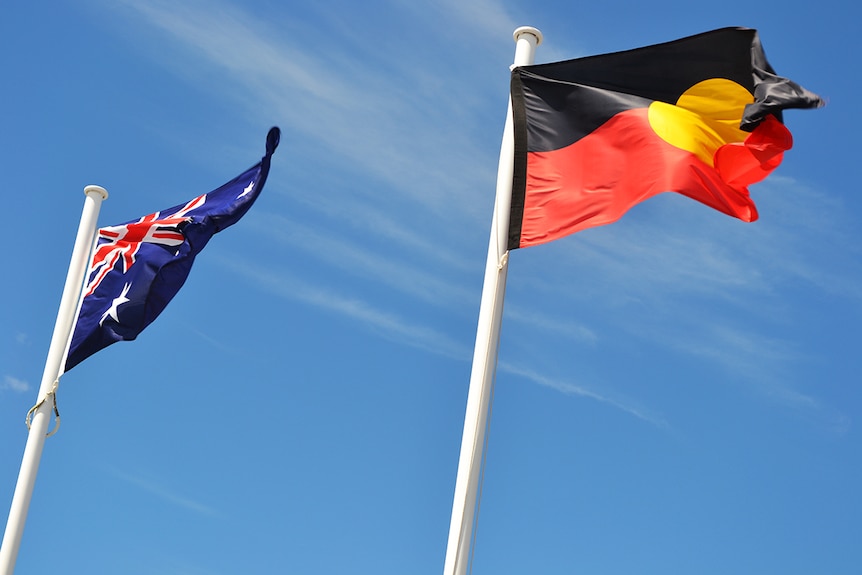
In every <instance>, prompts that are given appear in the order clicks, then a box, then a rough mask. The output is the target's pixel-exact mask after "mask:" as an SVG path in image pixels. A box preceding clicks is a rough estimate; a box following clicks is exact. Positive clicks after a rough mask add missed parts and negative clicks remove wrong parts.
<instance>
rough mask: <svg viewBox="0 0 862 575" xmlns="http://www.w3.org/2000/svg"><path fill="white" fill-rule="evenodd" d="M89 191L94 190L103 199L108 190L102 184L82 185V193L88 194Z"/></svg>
mask: <svg viewBox="0 0 862 575" xmlns="http://www.w3.org/2000/svg"><path fill="white" fill-rule="evenodd" d="M90 192H95V193H97V194H99V195H100V196H102V199H103V200H106V199H108V190H106V189H105V188H103V187H102V186H85V187H84V195H85V196H88V195H90Z"/></svg>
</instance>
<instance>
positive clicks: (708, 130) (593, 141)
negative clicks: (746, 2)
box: [508, 28, 823, 249]
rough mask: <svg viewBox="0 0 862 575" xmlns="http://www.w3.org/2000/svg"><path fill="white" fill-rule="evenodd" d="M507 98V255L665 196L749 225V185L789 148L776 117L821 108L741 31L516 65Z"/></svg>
mask: <svg viewBox="0 0 862 575" xmlns="http://www.w3.org/2000/svg"><path fill="white" fill-rule="evenodd" d="M511 89H512V107H513V113H514V126H515V169H514V179H513V186H512V208H511V214H510V220H509V242H508V244H509V249H515V248H521V247H526V246H532V245H538V244H542V243H546V242H549V241H552V240H555V239H558V238H561V237H563V236H565V235H568V234H571V233H574V232H577V231H580V230H583V229H587V228H591V227H595V226H600V225H603V224H609V223H612V222H614V221H616V220H618V219H619V218H620V217H622V215H623V214H624V213H625V212H626V211H627V210H628V209H629V208H631V207H632V206H634V205H635V204H637V203H639V202H641V201H643V200H646V199H647V198H650V197H652V196H654V195H656V194H659V193H661V192H666V191H673V192H678V193H680V194H683V195H685V196H688V197H690V198H692V199H695V200H697V201H699V202H702V203H704V204H706V205H708V206H710V207H712V208H715V209H716V210H719V211H720V212H724V213H725V214H728V215H731V216H734V217H737V218H739V219H741V220H743V221H746V222H751V221H754V220H756V219H757V210H756V208H755V206H754V202H752V200H751V198H750V197H749V193H748V189H747V186H748V185H750V184H753V183H755V182H758V181H760V180H762V179H763V178H765V177H766V176H767V175H768V174H769V173H770V172H771V171H772V170H774V169H775V168H776V167H777V166H778V165H779V164H780V163H781V159H782V154H783V152H784V151H785V150H789V149H790V147H791V146H792V143H793V140H792V137H791V135H790V132H789V131H788V130H787V128H785V127H784V124H783V122H782V113H781V112H782V110H784V109H786V108H816V107H820V106H822V105H823V101H822V100H821V99H820V97H818V96H817V95H816V94H813V93H811V92H809V91H808V90H806V89H804V88H802V87H801V86H799V85H798V84H795V83H794V82H791V81H790V80H788V79H786V78H782V77H780V76H777V75H776V74H775V72H774V71H773V69H772V67H771V66H770V65H769V63H768V62H767V60H766V56H765V54H764V52H763V48H762V47H761V45H760V39H759V37H758V34H757V31H756V30H751V29H745V28H723V29H720V30H714V31H712V32H706V33H703V34H699V35H697V36H691V37H688V38H683V39H681V40H676V41H673V42H668V43H665V44H658V45H655V46H648V47H645V48H638V49H635V50H629V51H625V52H616V53H613V54H606V55H600V56H592V57H588V58H579V59H576V60H567V61H564V62H557V63H553V64H541V65H535V66H521V67H518V68H515V69H514V70H513V71H512V88H511Z"/></svg>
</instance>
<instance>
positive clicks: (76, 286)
mask: <svg viewBox="0 0 862 575" xmlns="http://www.w3.org/2000/svg"><path fill="white" fill-rule="evenodd" d="M84 196H85V198H86V199H85V200H84V209H83V212H82V214H81V222H80V224H79V225H78V235H77V237H76V238H75V246H74V248H73V249H72V258H71V262H70V263H69V271H68V273H67V275H66V284H65V286H64V287H63V295H62V297H61V298H60V309H59V311H58V312H57V321H56V322H55V324H54V334H53V335H52V336H51V344H50V347H49V348H48V357H47V359H46V360H45V371H44V372H43V373H42V384H41V386H40V387H39V394H38V396H37V398H36V400H37V401H36V406H38V407H34V409H33V410H31V413H30V414H28V418H27V419H28V422H29V427H30V432H29V435H28V436H27V444H26V446H25V447H24V456H23V459H22V461H21V470H20V471H19V473H18V483H17V484H16V485H15V494H14V495H13V496H12V507H11V509H10V511H9V518H8V519H7V521H6V532H5V534H4V535H3V544H2V547H0V575H12V572H13V571H14V569H15V560H16V558H17V556H18V549H19V547H20V546H21V535H22V533H23V532H24V523H25V522H26V520H27V509H28V508H29V506H30V498H31V497H32V495H33V486H34V485H35V483H36V472H37V471H38V470H39V461H40V459H41V457H42V448H43V447H44V445H45V437H46V434H47V432H48V426H49V424H50V421H51V411H52V410H53V409H54V402H53V396H54V394H55V393H56V391H57V385H58V384H59V380H60V376H61V375H62V370H63V366H62V363H63V360H64V356H65V354H66V347H67V345H68V341H69V337H70V335H71V331H72V325H73V323H74V321H75V314H76V313H77V310H78V299H79V297H80V294H81V286H82V285H83V281H84V274H85V273H86V270H87V265H88V263H89V262H88V260H89V257H90V253H91V251H92V248H93V242H94V240H95V235H96V223H97V221H98V218H99V210H100V209H101V206H102V201H103V200H104V199H105V198H107V197H108V192H107V191H105V189H104V188H101V187H99V186H87V187H85V188H84ZM31 415H32V418H31V417H30V416H31Z"/></svg>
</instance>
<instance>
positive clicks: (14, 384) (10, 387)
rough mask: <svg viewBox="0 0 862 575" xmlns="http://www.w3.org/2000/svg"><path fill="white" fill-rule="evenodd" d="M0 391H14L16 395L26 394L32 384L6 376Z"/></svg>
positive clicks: (0, 385)
mask: <svg viewBox="0 0 862 575" xmlns="http://www.w3.org/2000/svg"><path fill="white" fill-rule="evenodd" d="M0 389H2V390H5V391H14V392H15V393H24V392H25V391H29V390H30V384H29V383H27V382H26V381H24V380H23V379H18V378H17V377H12V376H11V375H6V376H4V377H3V383H2V384H0Z"/></svg>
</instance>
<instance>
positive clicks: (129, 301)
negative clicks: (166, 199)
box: [64, 128, 280, 372]
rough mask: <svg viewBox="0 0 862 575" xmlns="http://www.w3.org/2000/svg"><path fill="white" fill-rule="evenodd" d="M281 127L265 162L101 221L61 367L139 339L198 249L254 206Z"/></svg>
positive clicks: (270, 140)
mask: <svg viewBox="0 0 862 575" xmlns="http://www.w3.org/2000/svg"><path fill="white" fill-rule="evenodd" d="M279 138H280V131H279V129H278V128H272V129H270V131H269V133H268V134H267V138H266V154H265V155H264V157H263V158H262V159H261V161H260V162H258V163H257V164H255V165H254V166H252V167H251V168H249V169H248V170H246V171H245V172H243V173H242V174H240V175H239V176H237V177H236V178H234V179H233V180H231V181H230V182H228V183H226V184H224V185H223V186H221V187H219V188H217V189H215V190H213V191H211V192H209V193H207V194H203V195H201V196H198V197H196V198H194V199H192V200H191V201H189V202H187V203H185V204H181V205H178V206H174V207H172V208H168V209H166V210H162V211H159V212H155V213H153V214H150V215H148V216H144V217H143V218H140V219H138V220H134V221H130V222H126V223H123V224H120V225H116V226H109V227H105V228H101V229H99V231H98V238H97V243H96V246H95V249H94V251H93V256H92V258H91V260H90V264H89V267H88V270H87V274H86V276H85V285H84V287H83V292H82V296H81V297H82V299H81V301H80V306H79V311H78V316H77V320H76V322H75V326H74V328H73V331H72V337H71V340H70V344H69V349H68V351H67V354H66V360H65V365H64V372H66V371H69V370H70V369H72V368H73V367H75V366H76V365H77V364H79V363H80V362H81V361H83V360H84V359H86V358H87V357H89V356H91V355H92V354H94V353H96V352H97V351H99V350H101V349H103V348H105V347H107V346H109V345H111V344H112V343H115V342H117V341H129V340H133V339H135V338H136V337H137V336H138V334H140V333H141V331H143V330H144V328H146V327H147V326H148V325H149V324H150V323H152V322H153V320H155V319H156V317H157V316H158V315H159V314H160V313H161V312H162V310H164V309H165V306H167V305H168V303H169V302H170V301H171V299H172V298H173V297H174V296H175V295H176V294H177V292H178V291H179V289H180V288H181V287H182V285H183V283H185V281H186V278H187V277H188V275H189V272H190V271H191V268H192V264H193V263H194V260H195V257H196V256H197V255H198V253H200V251H201V250H202V249H203V248H204V246H206V245H207V242H209V240H210V238H212V236H213V235H215V234H216V233H218V232H220V231H222V230H224V229H225V228H227V227H229V226H232V225H233V224H235V223H236V222H237V221H238V220H239V219H240V218H241V217H242V216H243V215H245V213H246V212H247V211H248V210H249V208H251V206H252V204H253V203H254V202H255V200H256V199H257V197H258V195H259V194H260V192H261V190H263V186H264V184H265V183H266V179H267V176H268V174H269V167H270V158H271V157H272V154H273V153H274V152H275V149H276V147H277V146H278V143H279Z"/></svg>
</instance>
